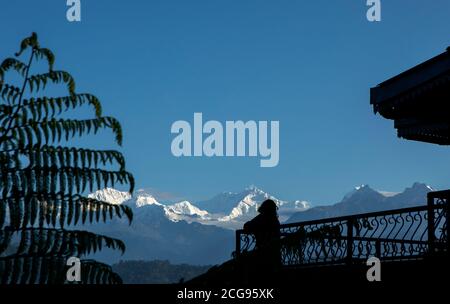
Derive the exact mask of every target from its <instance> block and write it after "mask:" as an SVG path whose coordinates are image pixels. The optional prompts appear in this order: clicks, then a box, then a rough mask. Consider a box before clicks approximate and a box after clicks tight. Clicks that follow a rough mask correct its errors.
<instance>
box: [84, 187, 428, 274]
mask: <svg viewBox="0 0 450 304" xmlns="http://www.w3.org/2000/svg"><path fill="white" fill-rule="evenodd" d="M431 190H432V188H431V187H429V186H427V185H425V184H421V183H415V184H414V185H413V186H412V187H410V188H406V189H405V190H404V191H403V192H401V193H390V192H384V191H377V190H374V189H372V188H370V187H369V186H367V185H364V186H360V187H356V188H355V189H353V190H352V191H351V192H349V193H348V194H347V195H346V196H345V197H344V198H343V199H342V200H341V201H340V202H339V203H337V204H335V205H330V206H318V207H311V204H310V203H308V202H306V201H302V200H298V201H292V202H288V201H283V200H280V199H277V198H275V197H273V196H272V195H270V194H269V193H267V192H264V191H263V190H261V189H258V188H256V187H248V188H246V189H244V190H243V191H241V192H239V193H231V192H223V193H220V194H218V195H216V196H215V197H213V198H211V199H210V200H206V201H201V202H195V203H194V202H189V201H185V200H184V201H179V202H159V201H158V200H157V199H156V198H155V196H153V195H152V194H151V193H149V192H146V191H137V192H136V193H135V194H134V196H133V197H131V196H130V195H129V194H128V193H126V192H120V191H118V190H115V189H110V188H108V189H104V190H100V191H97V192H95V193H93V194H91V195H90V196H91V197H95V198H97V199H100V200H103V201H107V202H110V203H113V204H127V205H129V206H130V207H131V208H133V211H134V220H133V223H132V224H131V226H130V225H128V223H127V222H126V221H125V220H124V219H115V220H113V222H112V223H107V224H101V225H93V226H92V227H91V229H92V230H94V231H97V232H99V233H103V234H106V235H109V236H112V237H117V238H120V239H121V240H123V241H125V243H126V246H127V251H126V253H125V255H124V256H120V255H119V254H115V253H109V252H106V253H102V254H101V258H103V260H105V261H107V262H111V263H114V262H117V261H119V260H120V259H122V260H154V259H160V260H169V261H170V262H172V263H188V264H194V265H206V264H217V263H221V262H223V261H225V260H227V259H229V258H230V257H231V253H232V251H233V250H234V229H238V228H241V227H242V225H243V223H244V222H245V221H247V220H249V219H251V218H253V217H254V216H256V214H257V209H258V207H259V205H260V204H261V203H262V202H263V201H264V200H265V199H267V198H271V199H273V200H275V201H276V203H277V204H278V206H279V210H278V211H279V215H280V221H281V222H297V221H304V220H311V219H320V218H326V217H335V216H341V215H348V214H356V213H364V212H372V211H378V210H387V209H396V208H403V207H409V206H417V205H423V204H426V193H427V192H429V191H431Z"/></svg>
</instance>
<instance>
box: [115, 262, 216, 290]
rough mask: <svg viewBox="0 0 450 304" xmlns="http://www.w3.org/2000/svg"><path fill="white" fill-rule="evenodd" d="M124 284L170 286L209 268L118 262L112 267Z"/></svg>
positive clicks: (166, 263)
mask: <svg viewBox="0 0 450 304" xmlns="http://www.w3.org/2000/svg"><path fill="white" fill-rule="evenodd" d="M112 268H113V269H114V271H116V272H117V273H118V274H120V276H121V277H122V279H123V281H124V283H125V284H172V283H179V282H183V281H187V280H190V279H192V278H194V277H196V276H199V275H201V274H203V273H205V272H206V271H207V270H208V269H210V268H211V266H194V265H188V264H179V265H173V264H171V263H170V262H169V261H159V260H156V261H120V262H119V263H118V264H114V265H113V266H112Z"/></svg>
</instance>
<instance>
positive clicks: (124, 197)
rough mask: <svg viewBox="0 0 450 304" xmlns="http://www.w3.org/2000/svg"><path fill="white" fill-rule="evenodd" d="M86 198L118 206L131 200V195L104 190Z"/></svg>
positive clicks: (113, 190)
mask: <svg viewBox="0 0 450 304" xmlns="http://www.w3.org/2000/svg"><path fill="white" fill-rule="evenodd" d="M88 197H90V198H93V199H96V200H99V201H104V202H108V203H110V204H114V205H120V204H122V203H123V202H126V201H128V200H130V199H131V194H130V193H129V192H122V191H119V190H116V189H112V188H105V189H103V190H98V191H95V192H94V193H91V194H89V195H88Z"/></svg>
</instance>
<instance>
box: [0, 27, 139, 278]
mask: <svg viewBox="0 0 450 304" xmlns="http://www.w3.org/2000/svg"><path fill="white" fill-rule="evenodd" d="M25 53H27V54H28V61H27V62H22V61H21V60H20V58H21V57H22V56H24V55H25ZM42 60H43V61H44V62H46V63H47V65H46V67H47V68H46V70H45V71H43V72H42V73H38V74H32V67H33V64H34V63H35V62H37V61H42ZM54 63H55V56H54V55H53V53H52V52H51V51H50V50H49V49H46V48H41V47H40V45H39V42H38V38H37V35H36V34H35V33H33V34H32V35H31V36H30V37H28V38H26V39H24V40H23V41H22V43H21V46H20V50H19V52H18V53H16V56H15V57H14V58H7V59H5V60H4V61H3V62H2V63H1V65H0V281H1V282H2V283H10V284H11V283H12V284H15V283H29V284H32V283H64V282H65V277H66V270H67V266H66V260H67V258H68V257H72V256H76V257H80V258H82V257H83V256H85V255H88V254H90V253H93V252H97V251H99V250H101V249H102V248H104V247H108V248H112V249H118V250H121V251H122V252H123V251H124V250H125V245H124V244H123V242H122V241H120V240H117V239H113V238H110V237H107V236H103V235H97V234H94V233H90V232H87V231H80V230H67V228H68V227H69V226H71V225H81V224H85V223H98V222H106V221H108V220H110V219H112V218H113V217H115V216H117V217H126V218H127V219H128V220H129V221H130V222H131V220H132V211H131V209H130V208H129V207H126V206H117V205H112V204H109V203H106V202H102V201H98V200H95V199H91V198H88V197H85V196H84V195H85V193H86V192H88V191H89V192H92V191H95V190H97V189H100V188H101V187H107V186H114V185H115V184H125V185H129V186H130V192H132V191H133V187H134V180H133V176H132V175H131V174H130V173H129V172H127V171H126V170H125V160H124V158H123V156H122V154H121V153H120V152H117V151H111V150H104V151H101V150H93V149H86V148H79V147H76V146H75V145H74V144H75V141H76V138H79V137H83V136H85V135H88V134H90V133H94V134H95V133H97V132H98V131H99V130H100V129H110V130H112V132H113V133H114V135H115V139H116V142H117V143H118V144H119V145H121V143H122V131H121V126H120V124H119V122H118V121H117V120H116V119H115V118H113V117H107V116H102V109H101V104H100V101H99V100H98V99H97V98H96V97H95V96H93V95H91V94H78V93H76V91H75V80H74V79H73V78H72V76H71V75H70V74H69V73H67V72H65V71H57V70H54V69H53V66H54ZM9 72H15V74H16V75H12V76H14V77H12V79H14V80H15V79H16V78H18V79H19V80H18V81H17V80H16V81H15V82H16V83H7V82H6V76H7V74H9ZM49 84H54V85H65V87H66V91H67V96H61V97H47V96H44V95H45V94H46V92H47V91H48V85H49ZM46 89H47V90H46ZM83 105H89V106H91V107H92V109H93V112H94V115H93V117H92V118H88V119H68V118H66V117H67V116H69V115H68V113H66V112H68V111H70V110H76V109H77V108H79V107H81V106H83ZM62 143H70V145H69V146H63V145H62ZM13 242H14V245H13ZM81 269H82V283H120V282H121V279H120V277H119V276H118V275H117V274H115V273H114V272H113V271H112V270H111V267H110V266H108V265H105V264H102V263H99V262H96V261H92V260H82V262H81Z"/></svg>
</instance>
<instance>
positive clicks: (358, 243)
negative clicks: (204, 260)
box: [236, 190, 450, 266]
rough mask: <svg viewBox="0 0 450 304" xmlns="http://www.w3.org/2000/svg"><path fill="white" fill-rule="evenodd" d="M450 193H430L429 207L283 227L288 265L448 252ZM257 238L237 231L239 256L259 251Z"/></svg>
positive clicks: (281, 245)
mask: <svg viewBox="0 0 450 304" xmlns="http://www.w3.org/2000/svg"><path fill="white" fill-rule="evenodd" d="M449 200H450V190H445V191H436V192H430V193H428V204H427V205H426V206H419V207H412V208H404V209H397V210H388V211H382V212H373V213H366V214H358V215H351V216H342V217H336V218H329V219H321V220H314V221H307V222H299V223H292V224H284V225H281V226H280V233H281V238H280V240H279V242H278V241H277V242H276V243H277V244H274V246H278V247H279V250H280V255H281V260H282V261H281V262H282V264H283V265H284V266H307V265H320V264H340V263H356V262H359V261H365V260H367V259H368V258H369V257H372V256H375V257H377V258H379V259H380V260H409V259H420V258H423V257H424V256H426V255H430V254H433V253H437V252H443V251H447V252H448V244H449V242H448V235H449V231H448V230H449V227H448V224H447V219H448V216H449V209H448V201H449ZM255 244H256V240H255V237H254V235H252V234H247V233H245V232H244V231H243V230H238V231H236V257H237V258H238V257H239V256H241V255H243V254H246V253H249V252H251V251H253V250H254V249H255Z"/></svg>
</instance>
